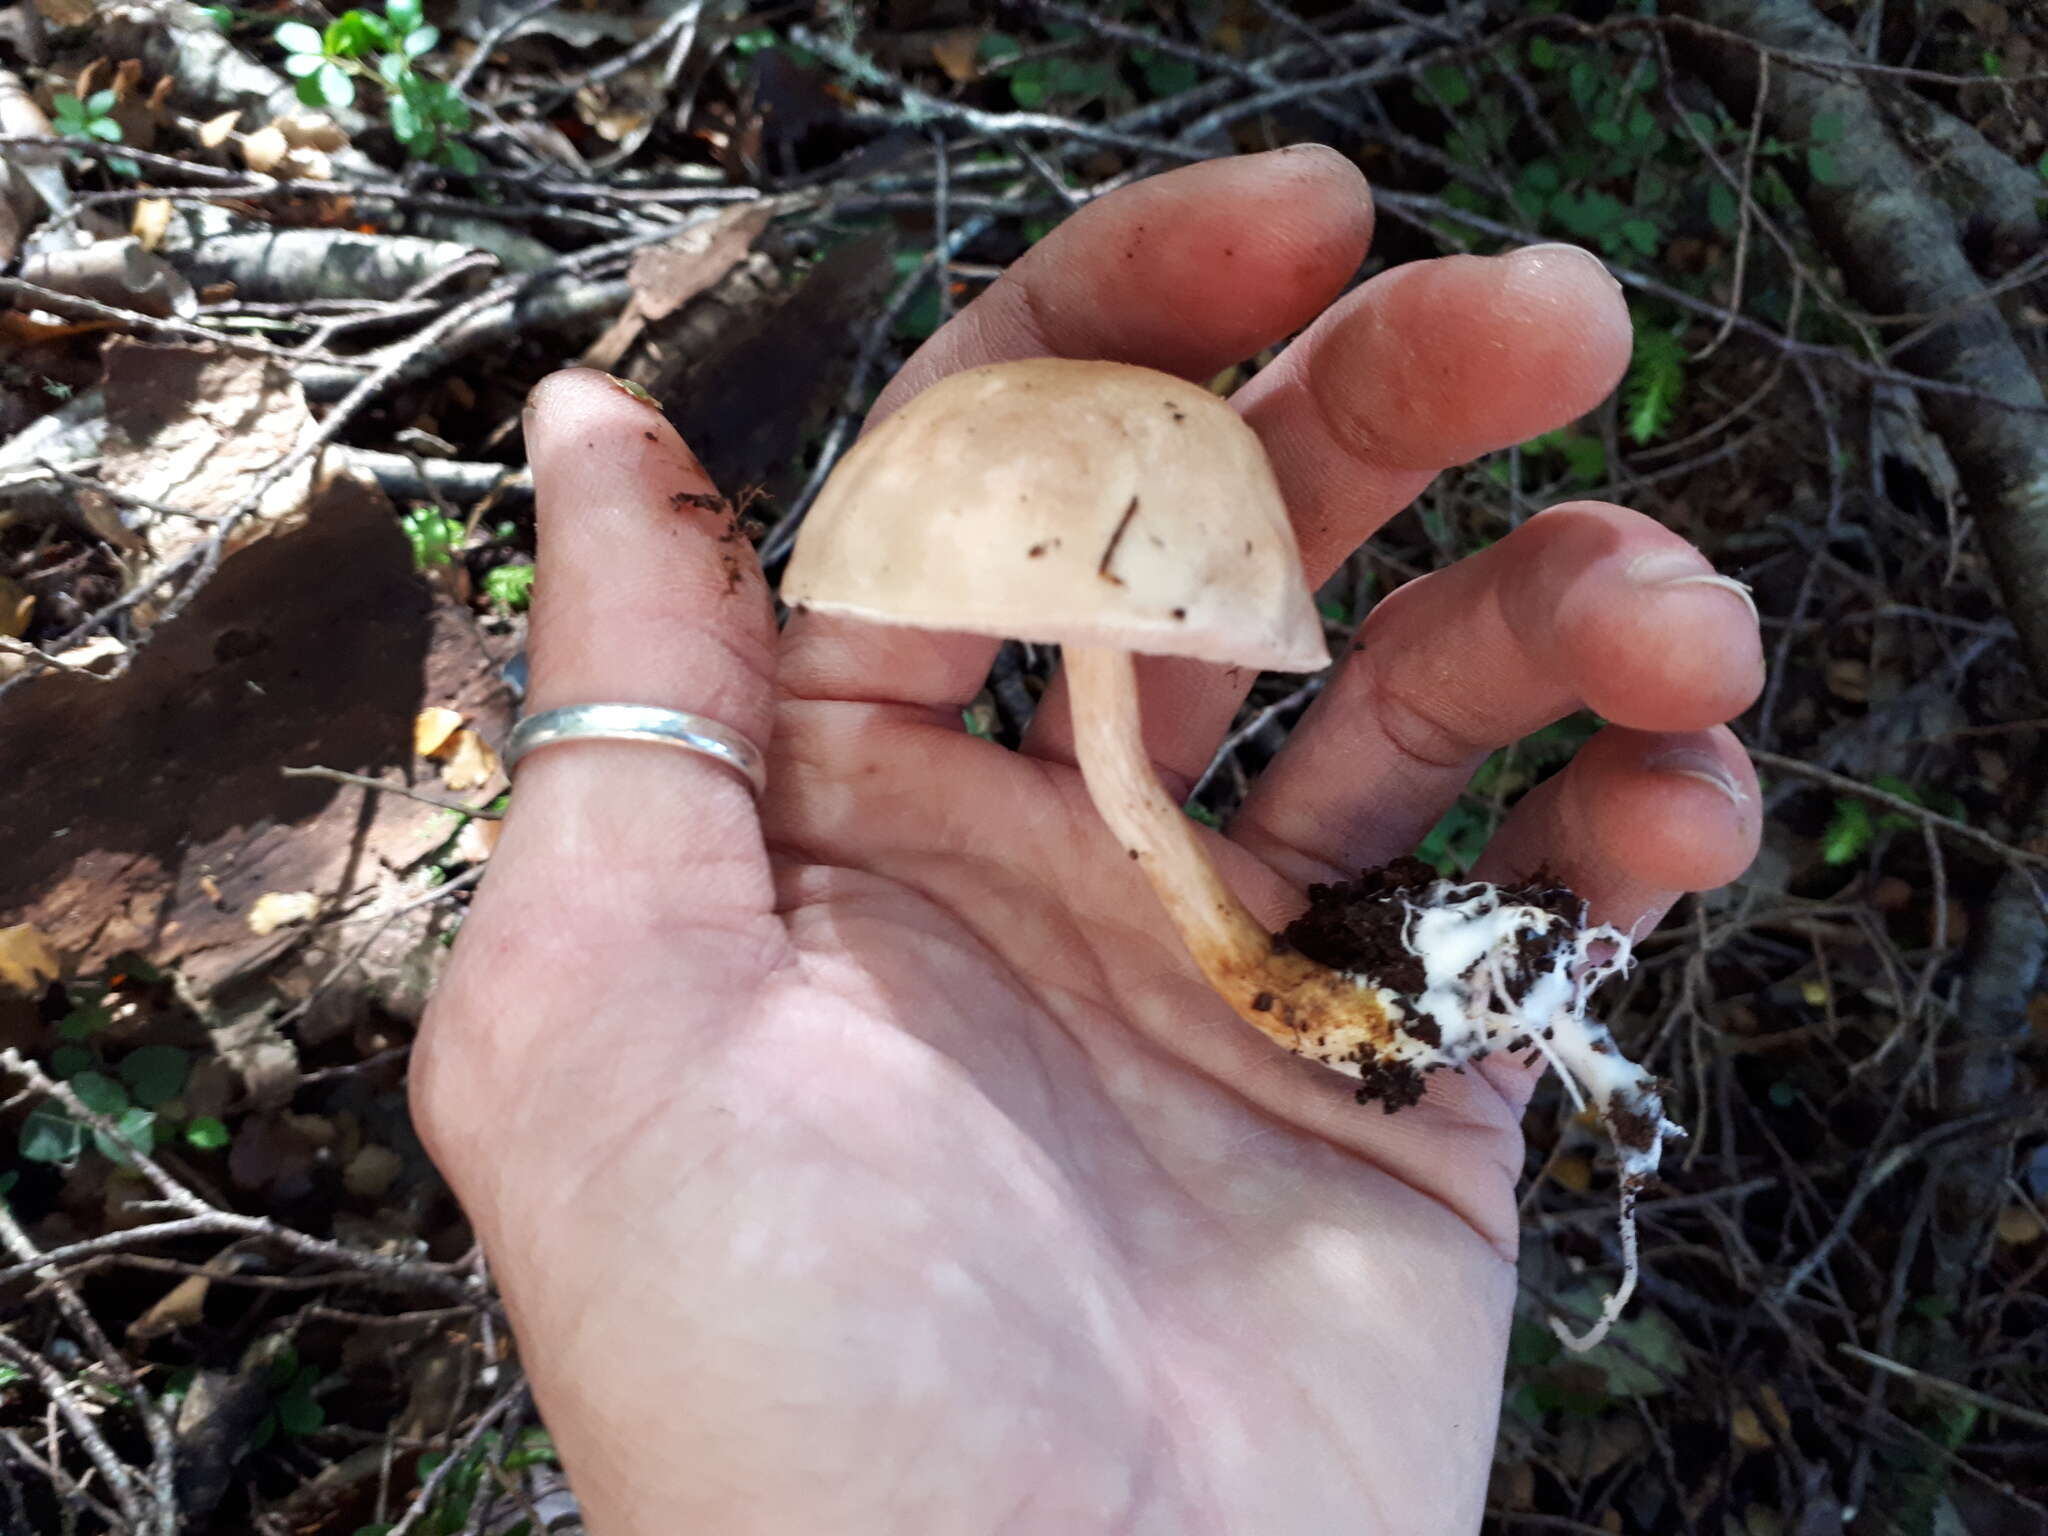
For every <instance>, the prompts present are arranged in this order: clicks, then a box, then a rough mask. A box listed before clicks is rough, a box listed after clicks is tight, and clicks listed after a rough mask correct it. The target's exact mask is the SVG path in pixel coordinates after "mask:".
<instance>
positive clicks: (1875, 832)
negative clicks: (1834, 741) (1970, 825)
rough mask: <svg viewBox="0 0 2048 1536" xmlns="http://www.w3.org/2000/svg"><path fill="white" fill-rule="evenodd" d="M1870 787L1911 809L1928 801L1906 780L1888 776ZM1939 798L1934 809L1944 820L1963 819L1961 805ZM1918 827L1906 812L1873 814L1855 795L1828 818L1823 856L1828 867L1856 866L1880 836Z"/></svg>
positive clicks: (1838, 800) (1840, 800)
mask: <svg viewBox="0 0 2048 1536" xmlns="http://www.w3.org/2000/svg"><path fill="white" fill-rule="evenodd" d="M1871 783H1872V784H1873V785H1874V786H1876V787H1877V788H1878V789H1881V790H1883V791H1884V792H1885V793H1886V794H1888V795H1897V796H1898V797H1899V798H1900V799H1901V800H1904V801H1906V802H1907V803H1908V804H1911V805H1926V804H1927V803H1928V801H1927V797H1926V796H1924V795H1922V794H1921V793H1920V791H1919V790H1917V789H1915V788H1914V787H1913V786H1912V785H1910V784H1908V783H1907V782H1906V781H1905V780H1904V779H1901V778H1898V777H1896V776H1895V775H1892V774H1889V773H1881V774H1879V775H1878V776H1877V777H1876V778H1874V779H1872V780H1871ZM1936 798H1938V799H1940V800H1941V801H1942V802H1943V803H1942V804H1940V805H1939V806H1936V807H1934V809H1937V810H1939V811H1941V813H1942V814H1943V815H1945V816H1950V817H1952V818H1954V819H1956V820H1960V819H1961V815H1962V809H1963V806H1962V802H1961V801H1960V800H1957V799H1955V798H1954V797H1953V796H1949V795H1941V796H1937V797H1936ZM1914 825H1915V822H1914V820H1913V818H1912V817H1910V816H1908V815H1906V814H1905V812H1903V811H1885V812H1883V813H1881V814H1880V813H1877V812H1874V811H1872V810H1871V808H1870V802H1869V801H1867V800H1861V799H1858V798H1857V797H1856V796H1854V795H1838V796H1836V797H1835V810H1834V814H1833V815H1832V816H1830V817H1829V818H1828V825H1827V830H1826V831H1825V832H1823V833H1822V834H1821V839H1820V856H1821V860H1822V862H1824V863H1827V864H1853V863H1855V861H1856V860H1858V859H1860V858H1862V857H1863V855H1864V854H1865V853H1867V852H1868V851H1869V850H1870V846H1871V844H1873V843H1875V842H1876V841H1877V839H1878V837H1879V835H1880V834H1882V833H1885V832H1904V831H1908V830H1910V829H1911V828H1912V827H1913V826H1914Z"/></svg>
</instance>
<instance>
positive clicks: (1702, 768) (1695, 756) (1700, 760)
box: [1644, 747, 1749, 805]
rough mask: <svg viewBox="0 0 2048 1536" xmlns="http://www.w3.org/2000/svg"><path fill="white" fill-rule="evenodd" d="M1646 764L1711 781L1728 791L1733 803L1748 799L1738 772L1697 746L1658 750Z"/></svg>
mask: <svg viewBox="0 0 2048 1536" xmlns="http://www.w3.org/2000/svg"><path fill="white" fill-rule="evenodd" d="M1644 766H1645V767H1646V768H1649V769H1650V770H1651V771H1652V772H1655V773H1675V774H1677V775H1678V776H1679V777H1680V778H1681V779H1694V780H1697V781H1698V782H1699V783H1701V784H1708V785H1711V786H1712V787H1713V788H1715V789H1718V790H1719V791H1720V792H1721V793H1722V794H1724V795H1726V796H1727V797H1728V802H1729V804H1731V805H1747V804H1748V803H1749V792H1748V791H1747V790H1745V789H1744V788H1743V787H1742V785H1741V784H1740V783H1738V782H1737V781H1736V778H1735V775H1734V774H1732V773H1730V772H1729V771H1728V769H1727V767H1726V766H1725V765H1724V764H1723V763H1722V761H1721V759H1719V758H1718V757H1716V756H1714V754H1713V753H1711V752H1703V751H1701V750H1700V749H1699V748H1698V747H1673V748H1671V749H1670V750H1668V751H1664V752H1659V753H1657V754H1656V755H1655V756H1654V757H1652V758H1650V759H1649V760H1648V762H1646V763H1645V764H1644Z"/></svg>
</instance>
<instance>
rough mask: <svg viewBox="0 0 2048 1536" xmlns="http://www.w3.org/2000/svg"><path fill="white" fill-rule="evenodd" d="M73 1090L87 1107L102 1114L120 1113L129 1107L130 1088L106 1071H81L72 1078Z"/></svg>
mask: <svg viewBox="0 0 2048 1536" xmlns="http://www.w3.org/2000/svg"><path fill="white" fill-rule="evenodd" d="M71 1091H72V1092H73V1093H75V1094H77V1095H78V1098H79V1102H80V1103H82V1104H84V1105H85V1107H86V1108H87V1109H90V1110H94V1111H96V1112H97V1113H99V1114H102V1115H118V1114H120V1113H121V1112H122V1111H123V1110H125V1109H126V1108H127V1107H128V1103H129V1100H128V1090H127V1089H126V1088H123V1087H122V1086H121V1085H120V1084H119V1083H117V1082H115V1081H114V1080H113V1079H112V1078H111V1077H109V1076H107V1074H106V1073H104V1072H81V1073H79V1074H78V1076H76V1077H74V1078H72V1079H71Z"/></svg>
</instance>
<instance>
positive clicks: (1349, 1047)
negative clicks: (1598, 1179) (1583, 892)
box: [1281, 859, 1685, 1349]
mask: <svg viewBox="0 0 2048 1536" xmlns="http://www.w3.org/2000/svg"><path fill="white" fill-rule="evenodd" d="M1309 896H1310V906H1309V909H1308V911H1307V912H1305V913H1303V914H1302V916H1301V917H1300V918H1297V919H1296V920H1295V922H1294V923H1293V924H1292V925H1290V926H1289V927H1288V929H1287V931H1286V932H1285V933H1284V934H1283V935H1282V936H1281V938H1282V942H1283V943H1284V944H1286V945H1288V946H1290V947H1291V948H1293V949H1295V950H1297V951H1298V952H1299V953H1301V954H1303V955H1305V956H1306V957H1308V958H1309V959H1311V960H1314V961H1316V962H1318V963H1319V964H1322V965H1326V966H1329V967H1331V968H1332V969H1333V970H1337V971H1340V972H1342V973H1344V974H1346V975H1347V976H1349V977H1350V978H1351V979H1352V981H1353V983H1354V985H1357V986H1359V987H1361V988H1366V989H1370V990H1371V991H1372V992H1374V993H1375V994H1376V997H1377V1000H1378V1002H1379V1004H1380V1006H1381V1009H1382V1011H1383V1012H1384V1013H1385V1014H1386V1016H1387V1017H1388V1018H1389V1019H1391V1020H1392V1021H1393V1023H1392V1029H1391V1031H1390V1032H1389V1034H1388V1035H1387V1036H1386V1037H1384V1038H1382V1039H1380V1040H1376V1041H1374V1042H1371V1043H1369V1044H1359V1043H1356V1042H1349V1041H1347V1042H1346V1052H1345V1054H1344V1055H1343V1056H1342V1057H1340V1058H1338V1059H1331V1058H1329V1057H1323V1058H1320V1059H1323V1060H1324V1062H1325V1064H1326V1065H1328V1066H1332V1067H1335V1068H1336V1069H1337V1070H1339V1071H1343V1072H1348V1073H1351V1074H1353V1075H1356V1076H1357V1077H1358V1078H1359V1079H1360V1087H1359V1098H1360V1100H1361V1102H1363V1101H1367V1100H1372V1099H1377V1100H1378V1101H1379V1102H1380V1103H1381V1104H1382V1105H1383V1107H1384V1108H1385V1109H1386V1111H1387V1112H1388V1113H1390V1114H1391V1113H1392V1112H1393V1111H1395V1110H1397V1109H1400V1108H1403V1107H1405V1106H1406V1105H1408V1104H1412V1103H1415V1102H1417V1101H1418V1100H1420V1099H1421V1097H1422V1080H1423V1076H1424V1075H1425V1074H1427V1073H1430V1072H1434V1071H1437V1070H1439V1069H1440V1068H1443V1067H1452V1068H1462V1067H1463V1066H1464V1065H1465V1064H1466V1063H1468V1062H1474V1061H1480V1060H1483V1059H1484V1058H1485V1057H1486V1056H1487V1055H1488V1054H1489V1053H1491V1052H1493V1051H1495V1050H1511V1051H1512V1050H1522V1049H1530V1050H1534V1051H1536V1052H1538V1053H1539V1054H1541V1055H1542V1056H1543V1057H1544V1058H1545V1059H1546V1060H1548V1061H1549V1062H1550V1063H1551V1064H1552V1065H1553V1066H1555V1067H1556V1068H1557V1069H1558V1072H1559V1074H1560V1075H1561V1076H1562V1077H1563V1078H1564V1081H1565V1085H1566V1087H1567V1089H1568V1090H1569V1091H1570V1093H1571V1094H1572V1097H1573V1099H1574V1101H1575V1102H1577V1103H1580V1104H1582V1105H1583V1104H1584V1103H1585V1102H1586V1101H1588V1100H1590V1101H1591V1102H1592V1105H1593V1107H1594V1108H1595V1109H1596V1110H1597V1111H1598V1112H1599V1115H1600V1118H1601V1120H1602V1122H1603V1123H1604V1124H1605V1125H1606V1127H1607V1131H1608V1134H1609V1135H1610V1136H1611V1137H1612V1138H1613V1140H1614V1145H1615V1152H1616V1163H1617V1168H1618V1171H1619V1174H1620V1187H1621V1217H1622V1232H1621V1235H1622V1258H1623V1263H1624V1273H1623V1277H1622V1283H1621V1285H1620V1286H1619V1287H1618V1288H1617V1289H1616V1291H1615V1294H1614V1295H1613V1296H1611V1297H1610V1298H1609V1299H1608V1301H1607V1302H1606V1304H1605V1305H1604V1306H1603V1307H1602V1308H1601V1313H1600V1316H1599V1318H1598V1319H1597V1320H1596V1321H1595V1322H1594V1324H1593V1326H1592V1328H1591V1329H1590V1330H1589V1331H1588V1332H1587V1333H1586V1334H1584V1335H1582V1336H1576V1337H1575V1336H1573V1335H1572V1334H1571V1333H1569V1332H1568V1331H1567V1330H1566V1329H1565V1328H1564V1326H1563V1325H1562V1324H1561V1323H1558V1322H1556V1321H1555V1320H1553V1322H1552V1325H1551V1326H1552V1328H1553V1329H1554V1330H1555V1331H1556V1332H1557V1333H1558V1336H1559V1337H1560V1338H1561V1339H1563V1341H1564V1342H1565V1343H1566V1344H1568V1345H1570V1346H1571V1347H1573V1348H1575V1349H1588V1348H1591V1347H1592V1346H1593V1345H1594V1344H1596V1343H1598V1342H1599V1340H1600V1338H1601V1337H1603V1336H1604V1335H1605V1333H1606V1331H1607V1329H1608V1327H1609V1325H1611V1324H1612V1323H1613V1321H1614V1319H1615V1318H1616V1317H1617V1316H1619V1315H1620V1312H1621V1308H1622V1307H1623V1305H1625V1304H1626V1302H1627V1300H1628V1296H1629V1293H1630V1292H1631V1291H1632V1290H1633V1289H1634V1286H1635V1278H1636V1231H1635V1202H1636V1198H1637V1196H1638V1195H1639V1194H1640V1193H1641V1192H1642V1190H1643V1189H1644V1188H1646V1187H1647V1186H1648V1184H1649V1182H1650V1180H1651V1179H1652V1178H1653V1177H1654V1176H1655V1174H1656V1172H1657V1165H1658V1161H1659V1158H1660V1155H1661V1153H1662V1150H1663V1144H1664V1142H1665V1141H1667V1140H1670V1139H1672V1138H1675V1137H1680V1136H1683V1135H1684V1134H1685V1132H1684V1130H1683V1129H1682V1128H1681V1127H1679V1126H1678V1125H1675V1124H1673V1123H1672V1122H1671V1121H1670V1120H1668V1119H1666V1118H1665V1115H1664V1100H1663V1096H1662V1094H1661V1093H1660V1092H1659V1089H1658V1085H1657V1081H1656V1079H1655V1078H1654V1077H1652V1076H1651V1075H1650V1074H1649V1073H1648V1072H1646V1071H1644V1070H1643V1069H1642V1068H1641V1067H1639V1066H1637V1065H1636V1064H1635V1063H1634V1062H1631V1061H1630V1060H1628V1058H1627V1057H1625V1056H1623V1055H1622V1054H1621V1051H1620V1049H1619V1048H1618V1047H1617V1046H1616V1045H1615V1043H1614V1037H1613V1035H1612V1034H1610V1033H1609V1031H1608V1029H1607V1027H1606V1025H1604V1024H1602V1023H1600V1022H1599V1021H1598V1020H1597V1019H1592V1018H1589V1017H1587V1013H1586V1005H1587V1001H1588V999H1589V997H1590V996H1591V994H1592V992H1593V989H1594V988H1595V987H1597V986H1598V985H1599V984H1600V983H1601V982H1602V981H1604V980H1605V979H1606V978H1608V977H1609V976H1613V975H1616V974H1618V973H1620V972H1623V971H1625V970H1627V969H1628V966H1629V964H1630V943H1629V937H1628V935H1627V934H1625V933H1623V932H1621V930H1620V929H1618V928H1614V927H1610V926H1607V925H1597V926H1589V925H1588V924H1587V922H1586V912H1585V909H1584V906H1583V905H1582V904H1581V903H1580V901H1579V899H1578V898H1577V897H1576V896H1574V895H1573V894H1572V893H1571V892H1570V891H1569V890H1567V889H1566V888H1564V887H1563V886H1560V885H1556V884H1552V883H1547V882H1544V881H1542V880H1532V881H1528V882H1525V883H1523V884H1521V885H1517V886H1512V887H1507V888H1502V887H1500V886H1497V885H1491V884H1488V883H1486V882H1484V881H1466V882H1460V881H1453V880H1445V879H1440V878H1438V877H1437V876H1436V874H1435V872H1434V871H1432V870H1431V869H1430V868H1429V867H1428V866H1427V865H1425V864H1422V863H1420V862H1419V861H1417V860H1414V859H1404V860H1400V861H1398V862H1397V863H1395V864H1392V865H1389V866H1387V867H1386V868H1385V869H1382V870H1377V871H1367V872H1366V873H1365V874H1363V875H1362V876H1361V877H1360V878H1359V879H1358V880H1356V881H1350V882H1345V883H1343V884H1339V885H1319V886H1314V887H1311V889H1310V892H1309ZM1309 1054H1315V1053H1314V1052H1310V1053H1309Z"/></svg>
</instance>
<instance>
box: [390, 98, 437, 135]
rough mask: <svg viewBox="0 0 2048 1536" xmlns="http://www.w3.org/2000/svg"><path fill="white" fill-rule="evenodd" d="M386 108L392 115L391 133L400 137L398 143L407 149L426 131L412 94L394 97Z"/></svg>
mask: <svg viewBox="0 0 2048 1536" xmlns="http://www.w3.org/2000/svg"><path fill="white" fill-rule="evenodd" d="M385 106H386V107H387V109H388V110H389V112H390V114H391V131H392V132H393V133H395V134H396V135H398V141H399V143H401V144H404V145H405V146H406V147H407V148H410V147H411V146H412V141H413V140H414V139H416V138H418V137H419V136H420V135H421V134H422V133H423V132H425V131H426V126H427V125H426V124H425V123H423V122H422V121H420V109H419V105H418V103H417V102H415V101H414V100H413V98H412V95H411V93H409V92H405V93H401V94H399V95H396V96H393V97H392V98H391V99H390V100H389V101H388V102H386V103H385Z"/></svg>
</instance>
